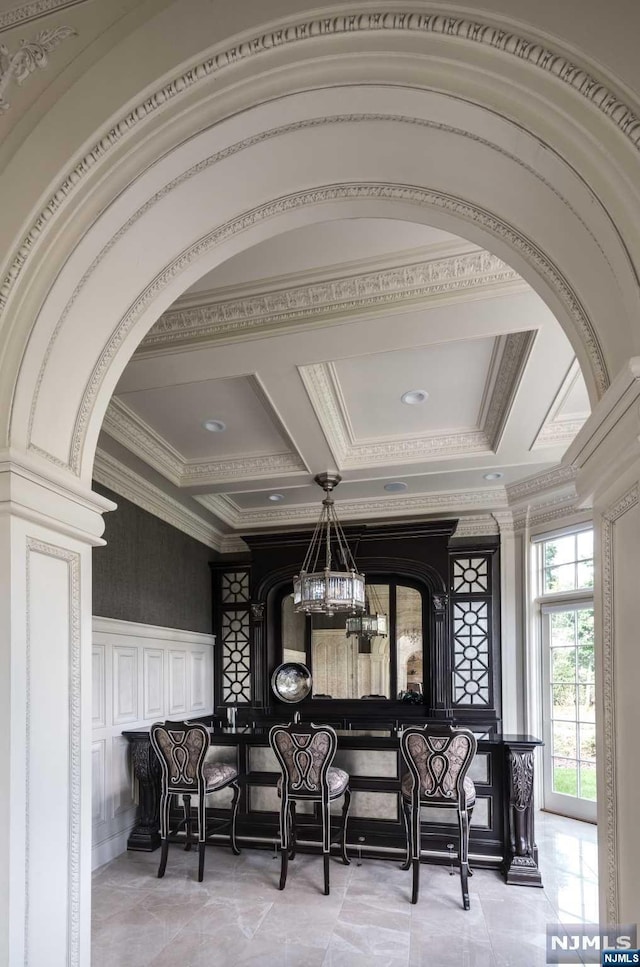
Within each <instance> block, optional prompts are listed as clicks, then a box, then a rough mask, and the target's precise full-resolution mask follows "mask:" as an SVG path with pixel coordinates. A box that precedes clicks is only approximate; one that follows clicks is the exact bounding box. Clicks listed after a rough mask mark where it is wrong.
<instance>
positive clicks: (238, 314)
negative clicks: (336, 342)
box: [138, 251, 528, 353]
mask: <svg viewBox="0 0 640 967" xmlns="http://www.w3.org/2000/svg"><path fill="white" fill-rule="evenodd" d="M496 287H509V291H512V290H513V289H518V288H522V289H524V288H528V286H527V285H526V283H525V282H524V281H523V280H522V279H521V278H520V276H519V275H518V273H517V272H515V271H514V270H513V269H512V268H510V266H508V265H506V264H505V263H504V262H503V261H502V260H501V259H499V258H497V256H495V255H492V254H491V253H490V252H485V251H480V252H467V253H464V254H459V255H450V256H448V257H446V258H441V259H425V260H423V261H420V262H417V263H416V262H414V263H408V264H406V265H401V266H397V267H394V268H391V269H389V268H387V269H382V270H380V271H376V272H360V273H354V274H351V275H348V276H346V277H345V276H341V277H340V278H331V279H326V280H323V281H319V282H314V283H310V284H303V285H294V286H289V287H286V288H280V289H276V290H271V291H268V292H265V291H263V292H260V291H256V292H255V293H252V294H251V295H249V296H243V297H241V298H235V299H225V300H218V301H210V302H204V303H202V304H200V305H196V306H189V307H185V308H182V307H177V308H176V309H171V310H169V311H168V312H165V313H164V314H163V315H162V316H161V317H160V319H159V320H158V322H157V323H156V324H155V325H154V326H153V328H152V329H151V331H150V332H149V333H148V335H147V336H146V337H145V338H144V340H143V341H142V343H141V345H140V349H139V350H138V352H139V353H144V351H145V350H151V349H153V350H157V349H159V348H163V347H165V346H174V345H175V344H176V343H182V342H189V341H192V340H196V339H197V340H204V339H206V340H215V339H221V338H223V339H228V338H230V337H233V336H238V335H249V336H251V335H253V334H254V333H255V332H256V331H260V330H264V329H266V328H269V329H274V328H282V327H285V326H287V325H292V324H299V323H300V322H304V321H305V320H308V321H309V324H310V325H313V324H315V323H316V322H317V320H318V318H323V317H327V316H335V315H349V314H351V313H354V312H358V311H361V310H363V309H374V308H376V307H380V308H384V309H388V308H389V307H393V306H396V305H397V306H404V305H406V303H408V302H420V303H428V302H431V301H436V300H438V299H439V298H441V297H442V296H445V295H448V296H452V297H457V298H459V299H464V298H465V297H468V296H469V295H477V294H478V293H480V292H482V291H483V290H489V291H492V290H495V288H496Z"/></svg>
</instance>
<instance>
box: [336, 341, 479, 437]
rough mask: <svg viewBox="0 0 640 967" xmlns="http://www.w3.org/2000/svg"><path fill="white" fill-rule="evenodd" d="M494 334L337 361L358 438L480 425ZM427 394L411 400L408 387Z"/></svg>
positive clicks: (416, 433) (348, 408) (354, 433)
mask: <svg viewBox="0 0 640 967" xmlns="http://www.w3.org/2000/svg"><path fill="white" fill-rule="evenodd" d="M494 345H495V339H473V340H465V341H456V342H450V343H443V344H441V345H438V346H428V347H425V348H420V347H417V348H415V349H411V350H403V351H399V352H391V353H375V354H372V355H369V356H359V357H356V358H351V359H341V360H338V361H336V362H335V363H334V364H333V368H334V371H335V373H336V375H337V377H338V385H339V389H340V392H341V394H342V398H343V400H344V405H345V410H346V415H347V417H348V420H349V423H350V425H351V427H352V430H353V436H354V439H355V440H356V441H364V440H373V439H375V438H378V437H385V436H389V437H390V436H393V437H397V436H418V435H421V434H425V433H438V432H441V431H446V430H453V429H460V428H467V427H476V426H477V425H478V419H479V415H480V405H481V403H482V397H483V393H484V388H485V385H486V382H487V376H488V372H489V364H490V362H491V356H492V353H493V349H494ZM414 389H423V390H426V392H427V393H428V394H429V396H428V399H427V400H426V401H425V402H424V403H419V404H417V405H407V404H406V403H403V402H402V400H401V397H402V395H403V394H404V393H406V392H407V391H409V390H414Z"/></svg>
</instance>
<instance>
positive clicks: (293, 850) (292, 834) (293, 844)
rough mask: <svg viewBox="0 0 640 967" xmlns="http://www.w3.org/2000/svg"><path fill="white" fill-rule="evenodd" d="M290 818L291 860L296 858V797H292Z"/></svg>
mask: <svg viewBox="0 0 640 967" xmlns="http://www.w3.org/2000/svg"><path fill="white" fill-rule="evenodd" d="M290 818H291V826H290V835H289V844H290V849H289V859H290V860H295V858H296V834H297V830H296V801H295V799H292V801H291V807H290Z"/></svg>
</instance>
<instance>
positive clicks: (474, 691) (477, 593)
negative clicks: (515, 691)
mask: <svg viewBox="0 0 640 967" xmlns="http://www.w3.org/2000/svg"><path fill="white" fill-rule="evenodd" d="M451 590H452V594H451V607H452V610H451V623H452V635H453V704H454V705H457V706H461V705H462V706H465V705H466V706H468V705H472V706H491V705H492V704H493V695H492V684H491V683H492V673H491V672H492V670H491V660H492V649H491V590H492V589H491V562H490V559H489V558H488V557H486V556H480V555H477V556H476V555H472V556H471V555H470V556H467V557H455V558H454V559H453V561H452V573H451Z"/></svg>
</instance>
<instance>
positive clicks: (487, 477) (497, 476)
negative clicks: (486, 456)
mask: <svg viewBox="0 0 640 967" xmlns="http://www.w3.org/2000/svg"><path fill="white" fill-rule="evenodd" d="M501 477H504V474H503V473H500V471H499V470H496V471H495V473H485V474H484V479H485V480H500V478H501Z"/></svg>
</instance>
